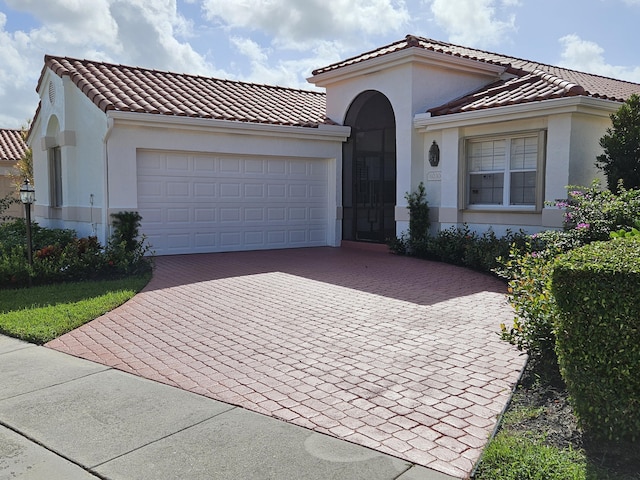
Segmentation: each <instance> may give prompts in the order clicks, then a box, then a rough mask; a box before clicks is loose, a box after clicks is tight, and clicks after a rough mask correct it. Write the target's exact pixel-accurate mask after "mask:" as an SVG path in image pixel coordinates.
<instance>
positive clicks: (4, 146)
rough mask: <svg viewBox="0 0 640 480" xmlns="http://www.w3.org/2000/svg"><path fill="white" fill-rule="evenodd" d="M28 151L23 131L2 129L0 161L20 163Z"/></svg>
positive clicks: (0, 135) (0, 131)
mask: <svg viewBox="0 0 640 480" xmlns="http://www.w3.org/2000/svg"><path fill="white" fill-rule="evenodd" d="M26 150H27V145H26V144H25V143H24V138H23V137H22V131H21V130H12V129H0V161H7V162H15V161H18V160H20V159H21V158H22V157H23V156H24V154H25V152H26Z"/></svg>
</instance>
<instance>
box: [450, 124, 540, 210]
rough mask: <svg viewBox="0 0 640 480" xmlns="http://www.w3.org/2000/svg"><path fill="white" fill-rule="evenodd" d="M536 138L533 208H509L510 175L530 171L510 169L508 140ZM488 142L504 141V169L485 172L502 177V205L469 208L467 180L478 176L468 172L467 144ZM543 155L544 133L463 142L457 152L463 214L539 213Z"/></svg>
mask: <svg viewBox="0 0 640 480" xmlns="http://www.w3.org/2000/svg"><path fill="white" fill-rule="evenodd" d="M534 137H535V138H537V158H536V169H535V172H536V185H535V201H534V203H533V204H527V205H522V204H511V203H510V201H511V200H510V197H511V174H512V173H517V172H531V171H533V169H531V168H527V169H517V168H514V169H511V168H510V166H511V158H510V156H511V142H512V140H516V139H522V138H534ZM491 141H505V162H504V168H503V169H501V170H495V171H486V174H496V173H502V174H503V184H502V203H501V204H494V203H487V204H479V203H477V204H472V203H471V176H472V175H473V174H477V175H479V174H481V173H479V172H473V173H472V172H471V171H470V168H469V155H470V152H471V147H470V146H471V144H472V143H479V142H491ZM545 152H546V131H545V130H535V131H525V132H514V133H509V134H504V135H490V136H477V137H468V138H466V139H463V146H462V148H461V159H460V162H461V166H462V169H461V170H462V172H463V174H462V175H461V177H462V178H461V188H460V194H461V195H460V204H461V206H462V209H465V210H481V211H487V210H493V211H508V210H513V211H519V212H522V211H524V212H540V211H542V207H543V203H544V167H545Z"/></svg>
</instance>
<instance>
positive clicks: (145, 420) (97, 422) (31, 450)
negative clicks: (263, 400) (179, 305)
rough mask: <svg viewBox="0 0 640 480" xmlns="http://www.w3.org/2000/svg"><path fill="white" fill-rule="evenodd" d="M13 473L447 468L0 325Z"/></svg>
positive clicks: (374, 472)
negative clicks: (26, 338)
mask: <svg viewBox="0 0 640 480" xmlns="http://www.w3.org/2000/svg"><path fill="white" fill-rule="evenodd" d="M14 478H19V479H48V480H57V479H60V480H62V479H64V480H75V479H78V480H84V479H96V478H101V479H126V480H135V479H154V480H157V479H180V480H183V479H189V480H194V479H208V480H211V479H240V478H242V479H252V480H259V479H271V480H278V479H293V478H300V479H306V480H312V479H323V480H325V479H349V480H357V479H363V480H365V479H366V480H376V479H379V480H449V479H452V478H453V477H450V476H448V475H444V474H442V473H439V472H435V471H433V470H430V469H428V468H425V467H421V466H417V465H414V464H411V463H409V462H407V461H405V460H400V459H398V458H395V457H392V456H390V455H386V454H383V453H380V452H376V451H374V450H371V449H368V448H365V447H362V446H358V445H355V444H352V443H349V442H346V441H342V440H338V439H336V438H333V437H330V436H327V435H323V434H320V433H315V432H313V431H311V430H307V429H305V428H302V427H299V426H296V425H292V424H289V423H285V422H282V421H279V420H277V419H274V418H270V417H267V416H264V415H260V414H257V413H253V412H250V411H248V410H245V409H242V408H239V407H235V406H233V405H229V404H226V403H223V402H219V401H216V400H213V399H210V398H206V397H203V396H200V395H197V394H194V393H190V392H187V391H184V390H181V389H178V388H175V387H172V386H168V385H164V384H160V383H156V382H153V381H150V380H146V379H143V378H140V377H136V376H133V375H130V374H128V373H125V372H121V371H118V370H114V369H112V368H109V367H106V366H103V365H99V364H97V363H93V362H90V361H87V360H83V359H79V358H76V357H72V356H69V355H66V354H63V353H60V352H56V351H54V350H50V349H47V348H43V347H38V346H35V345H31V344H29V343H24V342H21V341H18V340H15V339H11V338H8V337H5V336H1V335H0V480H4V479H14Z"/></svg>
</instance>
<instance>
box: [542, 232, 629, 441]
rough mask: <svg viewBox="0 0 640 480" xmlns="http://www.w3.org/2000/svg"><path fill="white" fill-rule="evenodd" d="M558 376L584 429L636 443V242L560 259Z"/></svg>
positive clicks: (590, 248) (555, 279) (556, 271)
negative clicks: (564, 384) (559, 373)
mask: <svg viewBox="0 0 640 480" xmlns="http://www.w3.org/2000/svg"><path fill="white" fill-rule="evenodd" d="M551 290H552V293H553V296H554V297H555V299H556V304H557V311H558V314H557V325H556V351H557V354H558V363H559V365H560V371H561V373H562V376H563V378H564V380H565V382H566V384H567V389H568V391H569V394H570V395H571V398H572V401H573V406H574V410H575V413H576V416H577V417H578V419H579V421H580V423H581V425H582V426H583V428H584V429H585V430H586V431H587V432H589V433H590V434H591V435H593V436H595V437H602V438H606V439H609V440H631V441H635V440H639V439H640V324H639V322H638V320H639V319H640V241H638V240H637V239H635V238H618V239H613V240H611V241H609V242H594V243H591V244H589V245H587V246H584V247H581V248H578V249H575V250H573V251H571V252H569V253H567V254H565V255H562V256H560V257H559V258H558V259H557V261H556V262H555V264H554V268H553V273H552V282H551Z"/></svg>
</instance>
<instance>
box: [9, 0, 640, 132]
mask: <svg viewBox="0 0 640 480" xmlns="http://www.w3.org/2000/svg"><path fill="white" fill-rule="evenodd" d="M639 21H640V0H554V1H552V0H404V1H402V0H0V128H19V127H20V126H21V125H23V124H25V122H26V121H27V120H28V119H30V118H31V117H32V116H33V114H34V113H35V110H36V107H37V102H38V97H37V94H36V93H35V87H36V84H37V80H38V77H39V75H40V71H41V69H42V66H43V58H44V55H45V54H52V55H61V56H69V57H74V58H86V59H92V60H100V61H108V62H114V63H121V64H126V65H136V66H141V67H149V68H157V69H162V70H171V71H176V72H185V73H194V74H201V75H208V76H215V77H220V78H229V79H236V80H246V81H252V82H258V83H268V84H275V85H282V86H289V87H295V88H307V89H311V88H313V86H312V85H310V84H308V83H307V82H306V78H307V77H308V76H309V75H310V73H311V71H312V70H313V69H314V68H319V67H322V66H326V65H328V64H330V63H333V62H335V61H338V60H341V59H344V58H348V57H350V56H353V55H357V54H359V53H362V52H365V51H367V50H371V49H373V48H376V47H379V46H383V45H386V44H388V43H391V42H393V41H396V40H400V39H402V38H404V36H405V35H406V34H408V33H411V34H414V35H421V36H425V37H428V38H433V39H436V40H442V41H448V42H452V43H458V44H462V45H465V46H470V47H476V48H481V49H485V50H489V51H494V52H498V53H503V54H507V55H511V56H515V57H520V58H525V59H529V60H535V61H539V62H542V63H548V64H553V65H560V66H565V67H569V68H574V69H577V70H582V71H587V72H591V73H596V74H600V75H604V76H609V77H615V78H620V79H625V80H629V81H633V82H637V83H640V49H639V48H638V45H640V30H638V28H637V25H638V23H639Z"/></svg>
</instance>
